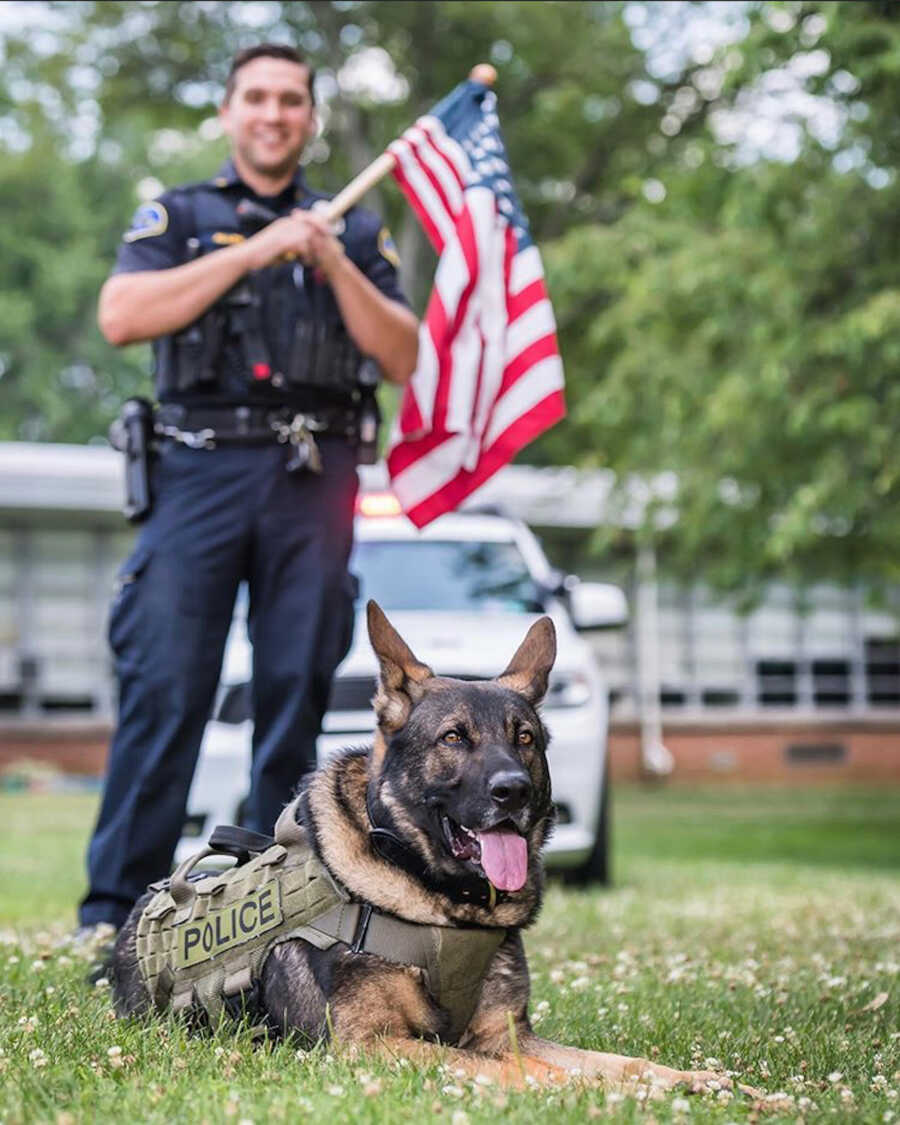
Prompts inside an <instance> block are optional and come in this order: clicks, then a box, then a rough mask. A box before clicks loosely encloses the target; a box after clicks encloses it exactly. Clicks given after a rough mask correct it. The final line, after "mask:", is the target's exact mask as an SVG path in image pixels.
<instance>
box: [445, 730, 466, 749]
mask: <svg viewBox="0 0 900 1125" xmlns="http://www.w3.org/2000/svg"><path fill="white" fill-rule="evenodd" d="M441 742H446V743H448V745H450V746H459V744H460V743H461V742H462V735H461V734H460V733H459V731H458V730H448V731H447V732H446V733H444V734H442V735H441Z"/></svg>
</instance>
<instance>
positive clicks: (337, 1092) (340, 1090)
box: [327, 1086, 344, 1098]
mask: <svg viewBox="0 0 900 1125" xmlns="http://www.w3.org/2000/svg"><path fill="white" fill-rule="evenodd" d="M327 1093H329V1094H331V1096H332V1097H333V1098H342V1097H343V1096H344V1087H343V1086H329V1087H328V1090H327Z"/></svg>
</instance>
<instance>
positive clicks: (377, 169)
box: [322, 63, 497, 220]
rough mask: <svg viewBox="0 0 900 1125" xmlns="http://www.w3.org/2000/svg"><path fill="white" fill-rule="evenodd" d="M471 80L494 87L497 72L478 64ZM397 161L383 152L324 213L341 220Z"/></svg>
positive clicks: (485, 65) (485, 64) (486, 64)
mask: <svg viewBox="0 0 900 1125" xmlns="http://www.w3.org/2000/svg"><path fill="white" fill-rule="evenodd" d="M469 78H470V79H471V80H472V81H473V82H480V83H481V84H482V85H483V86H493V85H494V83H495V82H496V80H497V71H496V70H495V69H494V68H493V67H492V66H491V64H490V63H478V65H477V66H473V67H472V69H471V71H470V72H469ZM395 163H396V159H395V157H394V154H393V153H391V152H383V153H382V154H381V156H379V157H377V159H375V160H373V161H372V163H371V164H370V165H369V166H368V168H363V170H362V171H361V172H360V173H359V175H358V176H355V177H354V178H353V179H352V180H351V181H350V183H349V184H347V186H346V187H345V188H344V189H343V190H342V191H340V192H338V194H337V195H336V196H335V197H334V199H332V200H329V202H328V206H327V207H323V208H322V212H323V213H324V214H325V216H326V217H327V218H328V219H331V220H334V219H339V218H340V217H341V215H343V214H344V213H345V212H346V211H349V210H350V208H351V207H352V206H353V205H354V204H356V203H359V201H360V200H361V199H362V197H363V196H364V195H365V194H366V192H367V191H369V190H370V189H371V188H373V187H374V186H375V185H376V184H377V183H378V181H379V180H383V179H384V177H385V176H386V175H388V173H389V172H390V171H391V170H392V169H393V167H394V164H395Z"/></svg>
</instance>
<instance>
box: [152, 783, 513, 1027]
mask: <svg viewBox="0 0 900 1125" xmlns="http://www.w3.org/2000/svg"><path fill="white" fill-rule="evenodd" d="M296 806H297V801H294V802H292V803H291V804H290V805H288V807H287V808H286V809H285V810H284V811H283V812H282V814H281V816H280V817H279V819H278V823H277V824H276V826H275V843H274V844H272V846H271V847H268V848H267V849H266V850H265V851H263V852H260V853H259V854H258V855H256V856H254V857H253V858H252V859H251V860H249V862H247V863H243V864H240V865H239V866H237V867H234V868H231V869H230V870H228V871H226V872H223V873H220V874H215V875H207V876H205V877H202V878H199V879H197V878H195V879H188V875H189V873H190V871H191V869H192V868H193V866H194V865H195V864H196V863H197V862H198V860H200V859H202V858H204V857H205V856H208V855H210V854H213V849H211V848H207V849H204V850H203V851H201V852H200V853H199V854H198V855H196V856H192V857H191V858H190V859H189V860H187V861H186V862H185V863H183V864H182V865H181V866H180V867H179V868H178V869H177V871H175V873H174V874H173V876H172V878H171V879H170V880H167V881H166V883H165V884H163V885H162V886H161V887H160V889H159V890H158V891H157V892H156V894H155V895H154V897H153V898H152V899H151V900H150V902H149V903H148V904H147V906H146V907H145V908H144V911H143V913H142V914H141V917H140V920H139V922H138V927H137V943H136V944H137V956H138V963H139V966H140V971H141V976H142V977H143V980H144V983H145V985H146V987H147V991H148V993H149V994H150V997H151V999H152V1001H153V1004H154V1005H155V1006H156V1008H157V1009H158V1010H160V1011H164V1010H165V1009H166V1008H169V1007H171V1009H172V1010H173V1011H175V1012H184V1011H190V1010H194V1011H197V1010H200V1011H203V1012H205V1013H206V1015H207V1016H208V1018H209V1021H210V1023H211V1024H212V1025H213V1026H215V1025H216V1024H217V1023H218V1022H219V1020H220V1019H221V1017H222V1014H223V1011H224V1010H226V1009H228V1010H233V1000H234V999H238V1000H239V999H240V997H241V996H242V994H243V995H244V996H248V995H250V994H251V991H252V989H253V987H254V985H255V984H256V983H257V982H258V980H259V977H260V973H261V971H262V967H263V963H264V961H265V959H266V957H267V956H268V954H269V952H270V951H271V950H272V949H273V948H274V947H275V946H276V945H279V944H280V943H281V942H285V941H291V940H294V939H298V938H302V939H303V940H305V941H308V942H310V943H311V944H312V945H314V946H316V947H317V948H318V949H330V948H331V947H332V946H333V945H335V944H336V943H337V942H342V943H344V944H345V945H347V946H349V947H352V950H353V952H354V953H358V954H359V955H361V956H365V955H367V954H370V955H371V954H374V955H376V956H379V957H383V958H385V959H386V960H389V961H392V962H394V963H397V964H402V965H416V966H418V967H419V968H421V969H423V970H424V972H425V977H426V986H427V988H428V990H429V992H430V993H431V995H432V996H433V997H434V999H435V1001H436V1002H437V1004H438V1006H439V1007H441V1008H442V1009H444V1010H446V1011H448V1012H449V1013H450V1025H451V1029H450V1038H451V1040H455V1039H456V1038H458V1037H459V1035H460V1034H461V1033H462V1032H463V1031H464V1030H465V1028H466V1026H467V1025H468V1023H469V1020H470V1019H471V1018H472V1015H473V1013H474V1011H475V1007H476V1005H477V1003H478V997H479V994H480V991H481V983H482V980H483V978H484V975H485V973H486V972H487V969H488V966H489V965H490V962H491V960H492V958H493V956H494V954H495V953H496V951H497V949H498V948H499V946H500V944H501V942H502V941H503V939H504V938H505V936H506V931H505V930H502V929H457V928H455V927H452V926H424V925H416V924H415V923H411V922H402V921H400V920H399V919H397V918H393V917H391V916H389V915H386V914H382V913H380V912H378V911H372V910H371V908H369V907H366V906H365V905H361V904H359V903H354V902H350V901H349V896H348V895H347V894H346V892H345V891H344V890H343V889H342V888H340V887H338V885H337V884H336V883H335V882H334V880H333V879H332V878H331V876H330V875H329V873H328V871H327V870H326V869H325V867H324V866H323V865H322V864H321V863H320V862H319V860H318V859H317V858H316V856H315V854H314V853H313V850H312V848H311V846H310V844H309V841H308V839H307V836H306V832H305V830H304V829H303V828H302V827H301V826H300V825H299V824H298V823H297V821H296V819H295V811H296ZM229 1001H231V1002H232V1003H229ZM238 1010H239V1009H238Z"/></svg>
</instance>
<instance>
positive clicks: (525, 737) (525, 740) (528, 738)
mask: <svg viewBox="0 0 900 1125" xmlns="http://www.w3.org/2000/svg"><path fill="white" fill-rule="evenodd" d="M519 742H520V743H521V744H522V745H523V746H530V745H531V744H532V742H534V735H533V734H532V733H531V731H530V730H520V731H519Z"/></svg>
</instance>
